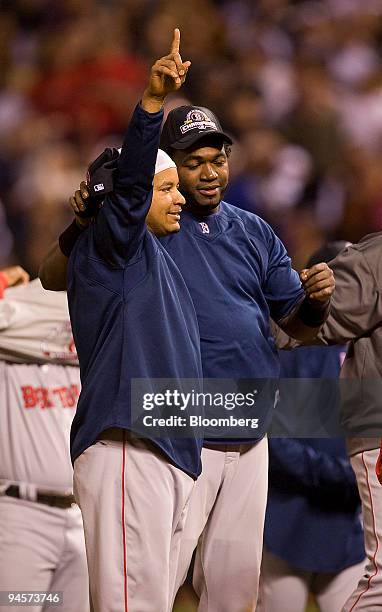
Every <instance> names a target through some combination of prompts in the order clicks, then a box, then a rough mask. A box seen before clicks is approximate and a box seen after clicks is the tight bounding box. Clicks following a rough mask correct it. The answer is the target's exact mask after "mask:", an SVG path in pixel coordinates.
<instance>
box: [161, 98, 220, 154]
mask: <svg viewBox="0 0 382 612" xmlns="http://www.w3.org/2000/svg"><path fill="white" fill-rule="evenodd" d="M210 135H214V136H220V137H221V138H222V140H223V141H224V142H226V143H228V144H232V139H231V138H230V137H229V136H228V134H226V133H225V132H223V130H222V127H221V125H220V122H219V119H218V118H217V117H216V115H214V113H213V112H212V111H210V109H209V108H205V107H204V106H178V107H177V108H174V109H173V110H172V111H170V112H169V114H168V116H167V119H166V121H165V123H164V125H163V128H162V134H161V140H160V148H161V149H163V150H164V151H166V152H167V153H169V151H170V150H171V149H178V150H182V149H188V147H191V146H192V145H193V144H195V143H196V142H198V140H200V139H201V138H204V137H205V136H210Z"/></svg>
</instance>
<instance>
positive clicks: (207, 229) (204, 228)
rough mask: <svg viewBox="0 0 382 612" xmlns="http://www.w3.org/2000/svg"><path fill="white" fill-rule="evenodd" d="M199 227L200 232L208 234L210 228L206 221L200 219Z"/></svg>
mask: <svg viewBox="0 0 382 612" xmlns="http://www.w3.org/2000/svg"><path fill="white" fill-rule="evenodd" d="M199 225H200V227H201V229H202V233H203V234H209V233H210V228H209V227H208V225H207V223H205V222H204V221H201V222H200V223H199Z"/></svg>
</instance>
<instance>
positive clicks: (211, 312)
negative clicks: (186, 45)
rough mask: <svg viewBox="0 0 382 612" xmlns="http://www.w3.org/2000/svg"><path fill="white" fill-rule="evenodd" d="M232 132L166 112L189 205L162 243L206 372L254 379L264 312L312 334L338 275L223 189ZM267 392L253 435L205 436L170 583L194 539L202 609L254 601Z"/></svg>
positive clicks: (264, 358)
mask: <svg viewBox="0 0 382 612" xmlns="http://www.w3.org/2000/svg"><path fill="white" fill-rule="evenodd" d="M231 142H232V141H231V139H230V138H229V136H228V135H227V134H225V133H224V132H223V130H222V128H221V126H220V124H219V121H218V119H217V117H216V116H215V115H214V114H213V113H212V112H211V111H210V110H209V109H205V108H202V107H193V106H186V107H180V108H177V109H175V110H173V111H171V112H170V114H169V115H168V118H167V121H166V123H165V125H164V127H163V131H162V139H161V146H162V147H163V148H164V149H166V151H167V152H168V153H169V154H170V155H171V157H172V158H173V159H174V161H175V162H176V165H177V169H178V173H179V181H180V189H181V191H182V193H183V195H184V196H185V198H186V206H185V208H184V212H183V213H182V230H181V231H180V232H179V234H175V233H172V234H171V235H168V236H167V237H166V236H164V237H163V238H161V247H162V248H164V249H165V250H166V252H167V253H168V254H169V255H170V256H171V257H173V259H174V260H175V261H176V263H177V265H178V267H179V270H180V272H181V274H182V278H183V279H184V281H185V283H186V285H187V288H188V290H189V292H190V295H191V297H192V301H193V304H194V307H195V310H196V314H197V319H198V324H199V331H200V341H201V353H202V365H203V375H204V377H205V378H211V379H227V378H230V379H232V378H233V379H237V380H238V381H240V380H241V379H246V380H247V381H254V382H253V384H255V385H256V380H255V379H266V380H269V379H276V378H278V373H279V364H278V357H277V352H276V349H275V347H274V344H273V342H272V340H271V334H270V329H269V318H270V314H271V315H272V316H273V317H274V318H275V319H276V320H277V321H278V322H280V324H281V325H282V326H283V327H284V328H285V329H286V330H287V331H288V333H290V334H291V335H292V336H296V337H298V338H302V339H305V338H312V337H314V336H315V335H316V333H317V331H318V329H319V328H320V326H321V325H322V323H323V322H324V320H325V318H326V316H327V312H328V304H329V298H330V295H331V294H332V292H333V289H334V281H333V275H332V273H331V271H330V269H329V268H328V266H327V265H326V264H323V263H320V264H318V265H316V266H313V267H312V268H311V269H310V270H308V271H305V272H304V276H303V277H302V279H301V280H302V282H301V280H300V278H299V275H298V274H297V272H295V271H294V270H293V269H292V267H291V262H290V259H289V257H288V255H287V253H286V250H285V247H284V245H283V244H282V242H281V241H280V240H279V238H278V237H277V236H276V235H275V233H274V232H273V230H272V229H271V228H270V226H269V225H268V224H267V223H265V222H264V221H263V220H262V219H260V218H259V217H257V216H256V215H253V214H251V213H248V212H246V211H243V210H240V209H238V208H236V207H234V206H231V205H230V204H228V203H226V202H223V201H222V197H223V194H224V191H225V188H226V186H227V182H228V150H227V144H229V143H231ZM84 195H86V185H81V190H80V191H77V192H76V194H75V197H74V199H73V200H72V205H73V206H75V211H76V212H77V211H78V210H79V211H81V207H84V206H85V204H84V199H83V196H84ZM85 201H86V200H85ZM102 210H103V209H102V208H101V212H102ZM97 218H98V217H97ZM91 228H92V224H91V225H90V228H89V229H90V230H91ZM88 231H89V230H85V231H84V232H83V234H82V235H81V237H80V240H84V238H82V236H83V235H85V236H86V235H87V233H88ZM61 246H62V245H61ZM75 248H77V247H75ZM62 253H64V254H65V247H64V249H63V251H62ZM62 253H60V250H59V249H57V247H53V249H52V250H51V252H50V253H49V255H48V256H47V258H46V260H45V261H44V263H43V265H42V267H41V269H40V273H41V278H42V280H43V283H45V285H46V286H47V287H51V288H52V289H54V288H57V287H58V286H61V285H62V283H64V286H65V278H62V271H63V270H64V269H65V261H63V259H64V258H63V255H62ZM59 276H61V278H58V277H59ZM251 384H252V383H251ZM238 385H240V382H239V383H238ZM263 395H265V394H263ZM273 404H274V396H272V395H271V394H269V397H267V398H266V399H263V402H262V408H263V410H262V412H261V414H259V415H258V416H259V422H260V428H259V432H258V433H257V435H254V434H253V432H252V433H249V432H247V435H248V436H249V437H245V434H243V438H241V439H240V438H239V439H232V438H229V439H226V438H225V439H220V440H216V438H215V439H209V440H206V441H205V443H204V448H203V453H202V460H203V473H202V475H201V477H200V478H199V479H198V481H197V482H196V484H195V488H194V491H193V494H192V497H191V502H190V510H189V512H188V515H187V520H186V526H185V530H184V533H183V536H182V545H181V551H180V556H179V563H178V571H177V576H176V585H175V588H176V589H177V588H178V587H179V585H180V584H181V583H182V581H183V580H184V578H185V575H186V573H187V569H188V567H189V564H190V561H191V557H192V553H193V551H194V549H195V548H196V547H197V555H196V563H195V572H194V587H195V590H196V592H197V595H198V596H199V598H200V601H199V612H206V611H207V610H208V612H239V611H241V610H244V609H245V610H254V609H255V607H256V601H257V594H258V580H259V573H260V563H261V555H262V540H263V526H264V515H265V505H266V497H267V471H268V451H267V440H266V438H265V437H264V432H265V431H266V428H267V425H268V423H269V420H270V414H271V410H272V407H273ZM247 408H248V410H249V411H250V407H249V406H248V407H247Z"/></svg>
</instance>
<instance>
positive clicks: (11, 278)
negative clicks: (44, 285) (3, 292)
mask: <svg viewBox="0 0 382 612" xmlns="http://www.w3.org/2000/svg"><path fill="white" fill-rule="evenodd" d="M0 272H1V273H2V274H3V275H4V276H5V278H6V279H7V282H8V287H14V286H15V285H26V284H27V283H29V274H28V272H26V271H25V270H24V268H22V267H21V266H10V267H9V268H3V269H2V270H0Z"/></svg>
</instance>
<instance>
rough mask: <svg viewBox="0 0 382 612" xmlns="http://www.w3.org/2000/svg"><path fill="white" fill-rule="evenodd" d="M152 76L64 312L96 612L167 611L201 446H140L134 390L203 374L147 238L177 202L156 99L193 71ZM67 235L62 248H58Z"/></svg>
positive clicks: (152, 238)
mask: <svg viewBox="0 0 382 612" xmlns="http://www.w3.org/2000/svg"><path fill="white" fill-rule="evenodd" d="M179 39H180V32H179V30H177V29H176V30H175V31H174V38H173V42H172V46H171V51H170V53H169V55H167V56H165V57H163V58H161V59H159V60H158V61H157V62H156V63H155V64H154V65H153V67H152V69H151V74H150V78H149V81H148V85H147V88H146V90H145V92H144V94H143V97H142V100H141V102H140V103H139V104H138V105H137V107H136V109H135V111H134V113H133V116H132V118H131V121H130V124H129V126H128V129H127V132H126V135H125V138H124V142H123V145H122V149H121V153H120V155H119V157H118V162H117V169H116V175H115V180H114V191H113V192H112V193H111V194H110V195H108V196H107V197H106V198H105V201H104V202H103V206H102V207H101V209H100V210H99V213H98V215H97V217H96V218H95V219H94V221H93V222H92V223H91V224H90V226H89V228H88V230H87V231H85V232H83V233H82V234H81V236H80V237H79V239H78V241H77V242H76V245H75V247H74V249H73V251H72V254H71V256H70V260H69V268H68V299H69V309H70V315H71V321H72V327H73V333H74V339H75V342H76V347H77V350H78V355H79V361H80V368H81V382H82V390H81V396H80V399H79V402H78V409H77V412H76V416H75V419H74V421H73V426H72V432H71V453H72V459H73V462H74V486H75V493H76V497H77V498H78V501H79V504H80V507H81V510H82V514H83V520H84V528H85V540H86V550H87V559H88V567H89V581H90V593H91V600H92V605H93V609H94V610H95V612H116V611H118V612H122V611H124V612H127V609H129V612H169V611H170V610H171V607H172V602H173V599H174V584H175V574H176V567H177V561H178V555H179V546H180V536H181V532H182V528H183V524H184V519H185V515H186V510H187V505H188V501H189V498H190V495H191V492H192V490H193V487H194V482H195V479H196V478H197V477H198V475H199V474H200V472H201V459H200V452H201V440H200V438H199V439H198V438H197V436H196V434H195V433H193V432H192V431H191V430H189V436H188V437H184V438H182V439H181V438H178V439H175V438H171V439H170V438H169V437H165V436H166V434H165V433H164V437H162V438H157V439H150V438H149V435H148V436H147V438H145V439H142V438H139V439H138V438H137V437H136V436H134V434H133V433H132V431H131V430H132V428H133V425H132V421H133V417H132V410H133V408H134V406H132V401H131V388H132V381H133V379H146V380H152V379H157V378H159V379H164V378H165V379H170V380H172V381H178V380H181V379H197V380H199V379H200V378H201V376H202V370H201V358H200V339H199V329H198V323H197V318H196V314H195V309H194V305H193V302H192V300H191V297H190V294H189V291H188V289H187V287H186V284H185V282H184V280H183V277H182V275H181V273H180V271H179V269H178V267H177V265H176V263H175V261H174V260H173V259H172V258H171V257H170V256H169V255H168V253H167V252H166V250H165V249H164V248H163V246H162V245H161V243H160V242H159V240H158V238H157V236H163V235H166V234H169V233H176V232H178V231H179V229H180V224H179V220H180V212H181V208H182V205H183V204H184V198H183V197H182V196H181V194H180V193H179V191H178V174H177V171H176V166H175V164H174V162H173V161H172V160H171V159H170V158H169V157H168V155H166V154H165V153H164V152H163V151H158V144H159V136H160V128H161V124H162V120H163V102H164V100H165V98H166V95H167V94H168V93H169V92H171V91H175V90H177V89H179V88H180V86H181V84H182V83H183V82H184V80H185V77H186V74H187V70H188V67H189V65H190V63H189V62H182V60H181V58H180V55H179ZM68 240H70V235H65V236H64V237H61V244H64V248H65V243H67V241H68Z"/></svg>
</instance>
